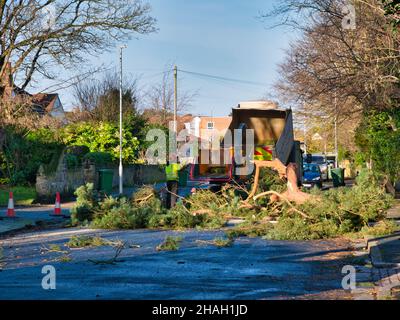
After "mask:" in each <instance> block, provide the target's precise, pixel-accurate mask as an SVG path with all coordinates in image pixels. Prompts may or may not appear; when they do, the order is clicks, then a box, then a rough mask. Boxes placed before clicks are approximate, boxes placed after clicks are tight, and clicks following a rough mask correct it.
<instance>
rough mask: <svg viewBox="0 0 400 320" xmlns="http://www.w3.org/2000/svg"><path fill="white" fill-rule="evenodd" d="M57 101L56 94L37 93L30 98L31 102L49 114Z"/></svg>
mask: <svg viewBox="0 0 400 320" xmlns="http://www.w3.org/2000/svg"><path fill="white" fill-rule="evenodd" d="M57 99H58V94H57V93H38V94H34V95H33V96H32V102H33V103H34V104H35V105H37V106H39V107H40V108H41V109H42V110H43V111H46V112H51V111H52V110H53V109H54V105H55V103H56V101H57Z"/></svg>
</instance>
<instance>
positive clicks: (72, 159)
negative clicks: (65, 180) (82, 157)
mask: <svg viewBox="0 0 400 320" xmlns="http://www.w3.org/2000/svg"><path fill="white" fill-rule="evenodd" d="M64 161H65V163H66V166H67V168H68V169H75V168H77V167H78V166H79V164H80V162H79V159H78V157H77V156H75V155H73V154H66V155H65V157H64Z"/></svg>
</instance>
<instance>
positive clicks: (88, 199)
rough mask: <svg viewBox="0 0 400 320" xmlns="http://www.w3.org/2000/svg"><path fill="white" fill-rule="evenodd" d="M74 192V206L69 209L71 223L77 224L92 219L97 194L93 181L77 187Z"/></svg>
mask: <svg viewBox="0 0 400 320" xmlns="http://www.w3.org/2000/svg"><path fill="white" fill-rule="evenodd" d="M74 194H75V195H76V196H77V199H76V204H75V206H74V207H73V208H72V209H71V222H72V224H73V225H78V224H81V223H88V222H90V221H92V219H93V214H94V211H95V207H96V205H97V196H98V195H97V192H96V191H95V190H94V185H93V183H88V184H86V185H84V186H81V187H79V188H78V189H76V191H75V193H74Z"/></svg>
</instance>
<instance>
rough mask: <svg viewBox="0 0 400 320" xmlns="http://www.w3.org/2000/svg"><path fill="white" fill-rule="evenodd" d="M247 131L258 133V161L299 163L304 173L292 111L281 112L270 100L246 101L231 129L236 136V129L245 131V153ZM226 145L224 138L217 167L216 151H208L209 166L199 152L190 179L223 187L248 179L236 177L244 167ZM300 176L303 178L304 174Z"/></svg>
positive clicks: (233, 113)
mask: <svg viewBox="0 0 400 320" xmlns="http://www.w3.org/2000/svg"><path fill="white" fill-rule="evenodd" d="M246 129H252V130H254V151H255V153H254V159H256V160H265V161H268V160H273V159H279V160H280V161H281V162H282V163H283V164H284V165H287V164H289V163H290V162H295V163H298V168H299V171H300V170H301V168H302V163H301V162H302V154H301V150H300V143H299V142H296V141H295V140H294V133H293V113H292V110H291V109H280V108H279V107H278V106H277V105H276V104H274V103H272V102H269V101H254V102H242V103H240V104H239V105H238V106H237V107H236V108H233V109H232V122H231V124H230V127H229V131H230V132H231V135H232V136H234V130H243V135H242V137H243V143H242V149H243V150H241V151H239V152H241V153H242V154H245V151H246V141H245V137H246V134H245V130H246ZM225 142H226V138H223V139H221V143H220V145H219V148H220V150H219V153H220V162H219V163H217V164H213V163H215V162H216V161H214V162H213V161H211V160H212V159H211V157H212V150H211V151H210V152H208V153H209V155H210V159H209V161H207V162H208V163H209V164H202V163H201V162H204V161H202V160H203V159H204V158H201V156H200V155H201V154H202V152H203V151H202V150H201V149H200V150H199V151H200V152H199V157H198V158H197V161H196V162H195V163H194V164H192V165H191V168H190V180H192V181H198V182H206V183H210V184H223V183H229V182H231V181H232V180H233V179H238V180H240V179H245V178H247V177H243V176H242V177H240V176H236V175H235V173H236V172H237V170H236V168H237V167H240V165H238V164H236V163H235V161H234V156H233V154H234V152H233V148H225V146H226V144H225ZM227 158H230V160H231V161H230V162H231V163H228V164H225V163H226V159H227ZM200 159H202V160H200ZM214 160H215V159H214ZM224 160H225V162H224ZM297 174H298V176H299V177H301V172H298V173H297Z"/></svg>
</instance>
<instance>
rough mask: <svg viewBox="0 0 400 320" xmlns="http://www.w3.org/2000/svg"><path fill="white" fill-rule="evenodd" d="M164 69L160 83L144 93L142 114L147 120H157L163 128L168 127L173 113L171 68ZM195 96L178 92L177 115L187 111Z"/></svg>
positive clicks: (170, 66) (181, 91) (186, 92)
mask: <svg viewBox="0 0 400 320" xmlns="http://www.w3.org/2000/svg"><path fill="white" fill-rule="evenodd" d="M166 69H167V71H166V72H164V73H163V74H162V79H161V81H160V82H159V83H157V84H155V85H152V86H151V88H150V89H149V90H148V91H147V92H146V97H145V101H144V109H145V110H144V114H145V115H147V116H148V117H149V118H154V117H155V118H157V121H160V122H161V124H162V125H164V126H168V122H169V121H172V120H173V112H174V80H173V67H172V65H169V66H167V68H166ZM195 96H196V93H193V92H188V91H183V90H179V94H178V110H177V111H178V113H182V112H185V111H186V110H188V108H189V107H190V105H191V103H192V102H193V99H194V98H195Z"/></svg>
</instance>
